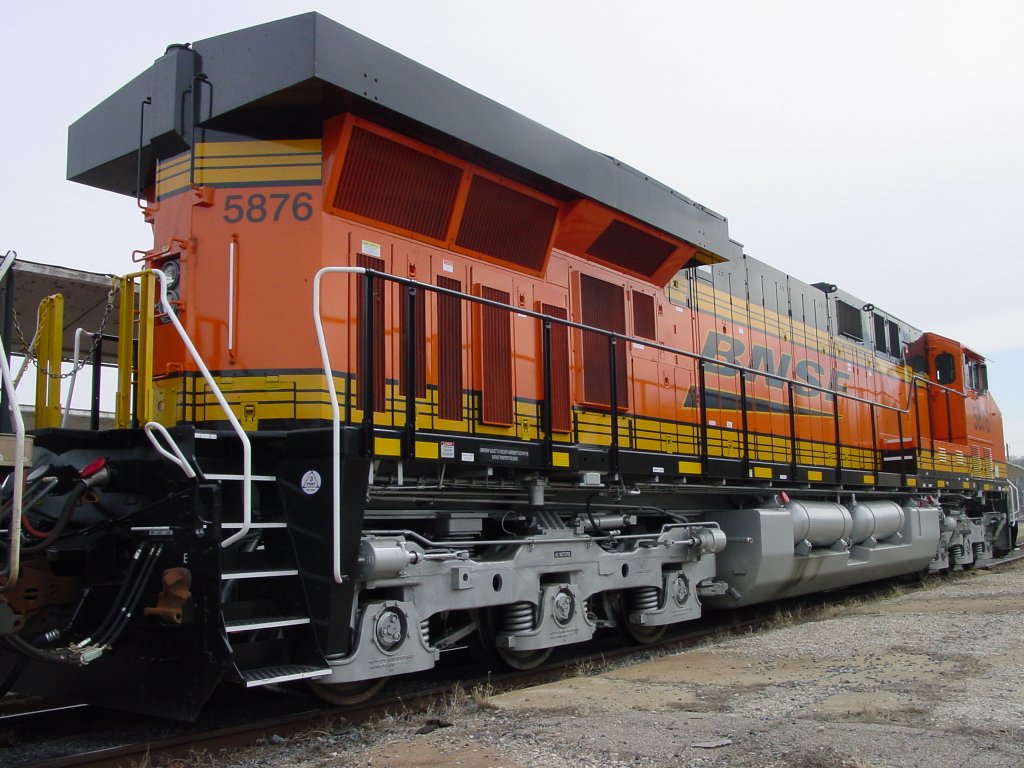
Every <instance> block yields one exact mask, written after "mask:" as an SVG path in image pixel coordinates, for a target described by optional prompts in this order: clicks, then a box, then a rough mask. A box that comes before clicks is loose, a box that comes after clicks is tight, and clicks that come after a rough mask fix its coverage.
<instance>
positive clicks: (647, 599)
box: [629, 587, 661, 611]
mask: <svg viewBox="0 0 1024 768" xmlns="http://www.w3.org/2000/svg"><path fill="white" fill-rule="evenodd" d="M629 602H630V605H631V606H632V608H633V610H634V611H656V610H658V604H659V603H660V602H661V590H660V589H658V588H657V587H637V588H636V589H631V590H630V591H629Z"/></svg>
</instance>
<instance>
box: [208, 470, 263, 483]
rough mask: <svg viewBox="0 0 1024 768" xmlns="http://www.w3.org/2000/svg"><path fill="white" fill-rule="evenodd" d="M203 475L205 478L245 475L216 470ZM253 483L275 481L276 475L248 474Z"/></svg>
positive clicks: (218, 478)
mask: <svg viewBox="0 0 1024 768" xmlns="http://www.w3.org/2000/svg"><path fill="white" fill-rule="evenodd" d="M203 477H204V478H206V479H207V480H244V479H245V475H235V474H219V473H216V472H204V473H203ZM249 478H250V479H251V480H252V481H253V482H255V483H273V482H276V481H277V476H276V475H249Z"/></svg>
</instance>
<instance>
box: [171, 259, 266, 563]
mask: <svg viewBox="0 0 1024 768" xmlns="http://www.w3.org/2000/svg"><path fill="white" fill-rule="evenodd" d="M152 271H153V274H154V275H156V277H157V279H158V280H159V281H160V304H161V306H162V307H163V311H164V314H165V315H166V316H167V319H168V320H170V321H171V324H172V325H173V326H174V330H176V331H177V332H178V336H180V337H181V341H182V343H183V344H184V345H185V348H186V349H187V350H188V353H189V354H190V355H191V356H192V360H193V361H195V364H196V366H197V367H198V368H199V370H200V372H202V374H203V379H204V380H205V381H206V386H208V387H209V388H210V391H211V392H213V396H214V397H215V398H217V402H218V403H219V404H220V407H221V408H223V409H224V413H225V415H226V416H227V417H228V421H229V422H230V423H231V428H232V429H233V430H234V431H235V434H236V435H238V439H239V440H241V441H242V527H241V528H239V529H238V530H237V531H236V532H235V533H234V534H232V535H231V536H229V537H228V538H226V539H224V541H222V542H221V543H220V545H221V546H222V547H230V546H231V545H232V544H234V543H235V542H236V541H238V540H239V539H242V538H243V537H245V536H246V535H248V533H249V529H250V528H251V527H252V443H251V442H250V441H249V436H248V435H247V434H245V430H244V429H242V425H241V424H240V423H239V422H238V418H237V417H236V416H235V414H234V412H233V411H232V410H231V406H230V405H228V401H227V399H226V398H225V397H224V393H223V392H221V391H220V387H218V386H217V382H216V381H214V379H213V374H211V373H210V369H209V368H207V367H206V363H205V362H203V358H202V357H200V355H199V352H198V350H196V348H195V345H194V344H193V343H192V339H190V338H189V336H188V333H186V332H185V328H184V326H182V324H181V321H180V320H179V319H178V316H177V315H176V314H174V307H172V306H171V302H170V301H169V300H168V298H167V275H165V274H164V273H163V272H162V271H161V270H159V269H154V270H152Z"/></svg>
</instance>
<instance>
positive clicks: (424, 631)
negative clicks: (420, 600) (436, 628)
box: [420, 619, 430, 648]
mask: <svg viewBox="0 0 1024 768" xmlns="http://www.w3.org/2000/svg"><path fill="white" fill-rule="evenodd" d="M420 638H421V639H422V640H423V645H425V646H426V647H427V648H429V647H430V619H424V620H423V621H421V622H420Z"/></svg>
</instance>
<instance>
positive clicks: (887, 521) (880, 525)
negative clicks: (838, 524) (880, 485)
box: [850, 501, 907, 544]
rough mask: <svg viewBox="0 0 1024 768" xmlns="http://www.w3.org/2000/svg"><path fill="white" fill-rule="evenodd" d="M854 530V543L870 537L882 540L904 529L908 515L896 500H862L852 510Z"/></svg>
mask: <svg viewBox="0 0 1024 768" xmlns="http://www.w3.org/2000/svg"><path fill="white" fill-rule="evenodd" d="M851 516H852V517H853V531H852V533H851V534H850V537H851V539H852V540H853V543H854V544H860V543H862V542H865V541H867V540H868V539H875V540H876V541H881V540H884V539H888V538H890V537H891V536H894V535H895V534H897V533H899V532H900V531H901V530H903V526H904V524H905V523H906V522H907V516H906V514H905V513H904V512H903V507H901V506H900V505H899V504H897V503H896V502H895V501H862V502H859V503H858V504H856V505H855V506H854V508H853V510H852V512H851Z"/></svg>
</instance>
